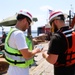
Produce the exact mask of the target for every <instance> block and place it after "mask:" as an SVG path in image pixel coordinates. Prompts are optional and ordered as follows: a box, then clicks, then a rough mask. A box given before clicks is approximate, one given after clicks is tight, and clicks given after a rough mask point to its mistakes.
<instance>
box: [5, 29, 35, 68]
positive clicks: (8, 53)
mask: <svg viewBox="0 0 75 75" xmlns="http://www.w3.org/2000/svg"><path fill="white" fill-rule="evenodd" d="M17 30H18V29H16V28H13V29H11V30H10V32H9V33H8V35H7V37H6V40H5V50H4V53H5V59H6V60H7V62H8V63H9V64H10V65H13V66H18V67H21V68H26V67H28V66H29V65H32V64H33V63H34V61H33V58H31V59H28V60H25V58H23V56H22V54H21V53H20V51H19V50H17V49H14V48H11V47H10V46H9V44H8V40H9V38H10V36H11V34H12V33H13V32H14V31H17ZM26 42H27V45H28V48H29V50H32V42H31V40H30V39H28V38H27V37H26Z"/></svg>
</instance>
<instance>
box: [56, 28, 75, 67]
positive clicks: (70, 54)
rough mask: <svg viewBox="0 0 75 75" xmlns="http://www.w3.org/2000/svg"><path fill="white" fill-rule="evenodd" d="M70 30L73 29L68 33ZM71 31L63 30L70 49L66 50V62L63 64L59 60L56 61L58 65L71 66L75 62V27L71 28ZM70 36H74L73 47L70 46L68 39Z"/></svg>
mask: <svg viewBox="0 0 75 75" xmlns="http://www.w3.org/2000/svg"><path fill="white" fill-rule="evenodd" d="M69 31H72V33H71V34H69V35H67V33H69ZM69 31H65V33H64V32H61V33H62V34H63V35H64V37H65V38H66V41H67V46H68V49H67V50H66V51H65V52H64V57H65V58H64V59H65V62H64V63H62V64H61V63H59V62H56V63H55V66H56V67H59V66H70V65H73V64H75V32H74V29H71V30H69ZM68 36H72V47H71V48H69V42H68V39H67V37H68ZM61 60H62V59H61Z"/></svg>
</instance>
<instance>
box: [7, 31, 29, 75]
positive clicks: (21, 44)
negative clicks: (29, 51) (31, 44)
mask: <svg viewBox="0 0 75 75" xmlns="http://www.w3.org/2000/svg"><path fill="white" fill-rule="evenodd" d="M8 43H9V46H10V47H12V48H15V49H18V50H21V49H25V48H28V46H27V44H26V40H25V35H24V33H23V32H22V31H15V32H13V33H12V34H11V36H10V39H9V41H8ZM8 75H29V67H28V68H19V67H17V66H11V65H10V66H9V69H8Z"/></svg>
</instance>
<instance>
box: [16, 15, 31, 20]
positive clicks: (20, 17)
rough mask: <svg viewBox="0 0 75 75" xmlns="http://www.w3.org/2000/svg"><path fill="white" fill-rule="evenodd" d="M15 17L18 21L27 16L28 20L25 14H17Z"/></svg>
mask: <svg viewBox="0 0 75 75" xmlns="http://www.w3.org/2000/svg"><path fill="white" fill-rule="evenodd" d="M16 18H17V20H18V21H20V20H23V19H24V18H27V19H28V20H30V18H29V17H27V16H25V15H22V14H18V15H17V17H16ZM30 21H31V20H30Z"/></svg>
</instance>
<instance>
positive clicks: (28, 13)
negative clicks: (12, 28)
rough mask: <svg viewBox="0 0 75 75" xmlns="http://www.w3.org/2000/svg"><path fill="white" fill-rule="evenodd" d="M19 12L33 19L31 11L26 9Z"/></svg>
mask: <svg viewBox="0 0 75 75" xmlns="http://www.w3.org/2000/svg"><path fill="white" fill-rule="evenodd" d="M18 14H22V15H25V16H27V17H28V18H29V19H30V20H31V21H32V15H31V14H30V12H28V11H26V10H20V11H19V12H18Z"/></svg>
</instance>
